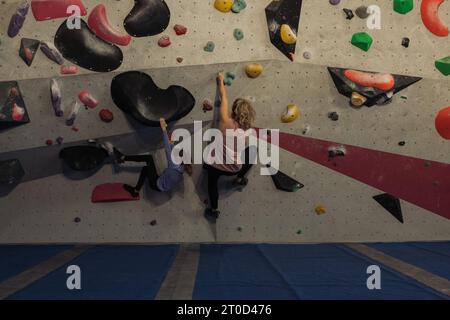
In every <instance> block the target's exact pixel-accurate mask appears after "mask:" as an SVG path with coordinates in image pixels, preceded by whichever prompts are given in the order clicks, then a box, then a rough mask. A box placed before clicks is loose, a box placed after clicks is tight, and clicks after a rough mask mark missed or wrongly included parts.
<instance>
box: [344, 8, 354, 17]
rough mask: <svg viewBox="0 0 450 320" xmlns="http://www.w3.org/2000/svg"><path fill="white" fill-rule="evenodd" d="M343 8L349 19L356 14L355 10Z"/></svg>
mask: <svg viewBox="0 0 450 320" xmlns="http://www.w3.org/2000/svg"><path fill="white" fill-rule="evenodd" d="M342 10H343V11H344V13H345V16H346V19H347V20H352V19H353V18H354V17H355V15H354V14H353V11H352V10H351V9H345V8H344V9H342Z"/></svg>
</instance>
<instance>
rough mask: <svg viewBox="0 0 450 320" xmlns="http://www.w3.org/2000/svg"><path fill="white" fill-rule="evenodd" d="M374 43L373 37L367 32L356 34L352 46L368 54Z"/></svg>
mask: <svg viewBox="0 0 450 320" xmlns="http://www.w3.org/2000/svg"><path fill="white" fill-rule="evenodd" d="M372 43H373V39H372V37H371V36H370V35H369V34H367V33H366V32H358V33H355V34H354V35H353V37H352V45H354V46H355V47H358V48H360V49H361V50H364V51H366V52H367V51H369V49H370V47H371V46H372Z"/></svg>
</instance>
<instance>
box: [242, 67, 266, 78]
mask: <svg viewBox="0 0 450 320" xmlns="http://www.w3.org/2000/svg"><path fill="white" fill-rule="evenodd" d="M263 69H264V68H263V66H262V65H261V64H259V63H250V64H249V65H247V67H245V73H246V74H247V76H248V77H249V78H258V77H259V76H260V75H261V73H262V72H263Z"/></svg>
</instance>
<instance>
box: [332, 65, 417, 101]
mask: <svg viewBox="0 0 450 320" xmlns="http://www.w3.org/2000/svg"><path fill="white" fill-rule="evenodd" d="M345 70H349V69H344V68H332V67H328V72H329V73H330V75H331V78H332V79H333V82H334V85H335V87H336V89H337V90H338V92H339V93H340V94H342V95H343V96H346V97H348V98H351V96H352V93H353V92H358V93H359V94H361V95H363V96H365V97H366V98H367V101H366V102H365V103H364V105H365V106H367V107H372V106H374V105H376V104H377V102H379V101H380V99H381V100H383V99H382V97H383V95H386V93H387V92H385V91H382V90H379V89H376V88H369V87H363V86H360V85H358V84H356V83H354V82H352V81H350V80H349V79H347V78H346V77H345V75H344V72H345ZM352 70H356V69H352ZM357 71H362V72H369V71H363V70H357ZM392 76H393V77H394V79H395V85H394V88H393V89H392V90H391V91H392V92H393V93H394V94H396V93H398V92H400V91H402V90H404V89H406V88H408V87H409V86H411V85H413V84H414V83H416V82H419V81H420V80H422V78H418V77H410V76H402V75H397V74H393V75H392Z"/></svg>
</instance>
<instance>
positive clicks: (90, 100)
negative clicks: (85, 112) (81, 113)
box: [78, 91, 98, 109]
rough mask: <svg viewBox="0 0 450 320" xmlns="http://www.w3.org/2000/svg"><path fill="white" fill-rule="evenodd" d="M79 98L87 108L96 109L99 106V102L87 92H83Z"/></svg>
mask: <svg viewBox="0 0 450 320" xmlns="http://www.w3.org/2000/svg"><path fill="white" fill-rule="evenodd" d="M78 98H79V99H80V101H81V102H82V103H83V104H84V105H85V106H86V107H89V108H91V109H94V108H95V107H97V106H98V101H97V100H96V99H95V98H94V97H93V96H92V95H91V94H90V93H89V92H87V91H81V92H80V93H79V94H78Z"/></svg>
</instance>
